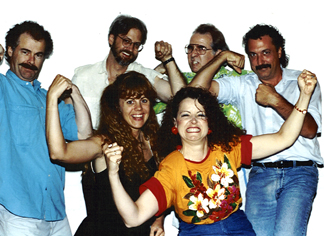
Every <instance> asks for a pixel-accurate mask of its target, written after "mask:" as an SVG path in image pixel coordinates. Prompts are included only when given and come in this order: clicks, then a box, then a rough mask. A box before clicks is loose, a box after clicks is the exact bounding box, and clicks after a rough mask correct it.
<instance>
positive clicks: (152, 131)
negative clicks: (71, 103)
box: [95, 71, 160, 181]
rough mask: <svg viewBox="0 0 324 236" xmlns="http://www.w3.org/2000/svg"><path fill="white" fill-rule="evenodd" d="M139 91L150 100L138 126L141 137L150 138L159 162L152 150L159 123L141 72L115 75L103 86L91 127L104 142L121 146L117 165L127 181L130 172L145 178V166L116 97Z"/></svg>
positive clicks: (136, 95)
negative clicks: (95, 121)
mask: <svg viewBox="0 0 324 236" xmlns="http://www.w3.org/2000/svg"><path fill="white" fill-rule="evenodd" d="M142 95H144V96H145V97H146V98H147V99H148V100H149V101H150V114H149V117H148V119H147V121H146V123H145V124H144V126H143V127H142V128H141V130H142V132H143V134H144V138H145V139H146V140H149V141H150V145H151V148H152V152H153V156H154V158H155V161H156V163H159V162H160V160H159V158H158V154H157V150H156V147H157V145H156V144H157V131H158V128H159V125H158V122H157V119H156V115H155V113H154V110H153V106H154V104H155V102H156V98H157V94H156V91H155V90H154V88H153V86H152V85H151V83H150V82H149V81H148V79H147V78H146V77H145V76H144V75H143V74H140V73H138V72H135V71H131V72H128V73H125V74H122V75H119V76H118V77H117V79H116V81H115V82H114V83H113V84H111V85H109V86H108V87H106V89H105V90H104V91H103V93H102V96H101V100H100V120H99V126H98V129H97V130H96V131H95V135H100V136H102V137H104V138H103V139H104V143H108V144H110V143H113V142H117V144H118V145H120V146H123V147H124V151H123V153H122V165H121V168H123V169H124V171H125V174H126V176H127V177H128V179H129V180H130V181H132V176H134V174H138V175H139V176H140V178H141V179H146V178H147V177H148V176H149V170H148V168H147V167H146V165H145V161H144V155H143V152H142V151H141V149H140V147H141V143H140V142H139V141H138V140H137V139H136V138H135V137H134V136H133V135H132V130H131V127H130V125H129V124H128V123H127V122H126V121H125V120H124V118H123V116H122V113H121V111H120V106H119V99H128V98H140V97H141V96H142Z"/></svg>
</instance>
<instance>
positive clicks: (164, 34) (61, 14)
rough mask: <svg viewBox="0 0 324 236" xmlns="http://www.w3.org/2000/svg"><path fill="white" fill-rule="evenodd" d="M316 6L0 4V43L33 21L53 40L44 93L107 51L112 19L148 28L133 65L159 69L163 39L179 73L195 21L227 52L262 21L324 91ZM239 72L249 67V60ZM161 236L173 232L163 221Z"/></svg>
mask: <svg viewBox="0 0 324 236" xmlns="http://www.w3.org/2000/svg"><path fill="white" fill-rule="evenodd" d="M321 8H322V6H321V5H320V1H319V0H308V1H303V0H302V1H301V0H295V1H284V0H273V1H262V2H261V1H256V0H246V1H242V0H232V1H217V0H213V1H212V0H205V1H193V0H187V1H183V2H180V1H175V0H173V1H170V0H165V1H152V0H151V1H141V0H137V1H131V0H124V1H99V0H91V1H83V0H79V1H75V0H70V1H67V0H64V1H63V0H56V1H51V2H49V1H48V2H47V1H42V0H30V1H22V0H15V1H5V3H3V1H2V3H1V5H0V9H1V14H2V17H1V21H0V43H1V44H2V45H3V46H4V44H5V35H6V32H7V31H8V30H9V28H11V27H12V26H13V25H14V24H16V23H20V22H22V21H25V20H33V21H37V22H38V23H39V24H41V25H43V26H44V27H45V29H47V30H48V31H49V32H50V33H51V35H52V38H53V41H54V54H53V55H52V57H51V58H50V59H49V60H47V61H46V62H45V63H44V66H43V70H42V72H41V74H40V77H39V80H40V81H41V82H42V85H43V87H44V88H48V86H49V85H50V83H51V81H52V80H53V79H54V77H55V75H56V74H58V73H59V74H62V75H64V76H66V77H68V78H72V76H73V71H74V69H75V68H76V67H78V66H81V65H85V64H92V63H95V62H97V61H100V60H103V59H104V57H105V56H106V55H107V53H108V50H109V46H108V42H107V34H108V28H109V26H110V24H111V22H112V21H113V20H114V19H115V17H116V16H117V15H118V14H129V15H132V16H135V17H138V18H139V19H141V20H142V21H143V22H145V24H146V26H147V28H148V39H147V42H146V44H145V46H144V50H143V51H142V52H140V54H139V57H138V59H137V61H138V62H139V63H141V64H143V65H144V66H146V67H150V68H154V67H155V66H156V65H157V64H158V61H157V60H156V59H155V58H154V43H155V41H158V40H164V41H167V42H169V43H171V44H172V46H173V55H174V57H175V58H176V61H177V63H178V65H179V67H180V69H181V70H182V71H189V66H188V64H187V59H186V54H185V53H184V46H185V44H187V43H188V41H189V38H190V36H191V33H192V31H193V30H194V29H195V28H196V27H197V26H198V25H199V24H201V23H212V24H214V25H215V26H216V27H217V28H219V29H220V30H221V31H222V32H223V34H224V35H225V38H226V41H227V44H228V45H229V47H230V49H231V50H233V51H236V52H239V53H242V54H244V50H243V47H242V36H243V35H244V34H245V33H246V32H247V31H248V30H249V28H250V27H251V26H253V25H255V24H258V23H266V24H271V25H274V26H276V27H278V29H279V30H280V31H281V33H282V34H283V36H284V37H285V39H286V52H287V54H288V55H290V63H289V65H288V68H291V69H299V70H302V69H308V70H310V71H312V72H314V73H316V75H317V77H318V79H319V82H320V83H321V84H322V86H324V85H323V84H324V83H323V81H324V79H323V78H324V72H323V70H322V68H321V66H322V60H321V56H322V55H324V50H323V42H322V41H323V33H322V30H323V23H324V17H323V14H322V11H321ZM7 69H8V66H7V64H6V63H5V62H3V63H2V65H1V66H0V72H1V73H5V72H6V70H7ZM245 69H247V70H250V66H249V62H248V60H246V65H245ZM322 139H323V138H321V139H320V141H321V143H323V140H322ZM321 146H323V144H321ZM321 149H322V150H323V147H321ZM80 174H81V173H80V172H67V174H66V189H65V196H66V205H67V206H66V208H67V214H68V218H69V220H70V224H71V228H72V231H73V232H75V230H76V229H77V227H78V225H79V224H80V222H81V221H82V219H83V218H84V217H85V214H86V213H85V206H84V201H83V195H82V190H81V185H80V180H81V178H80ZM323 175H324V172H323V170H322V169H320V182H319V188H318V194H317V197H316V199H315V202H314V206H313V211H312V215H311V218H310V222H309V230H308V235H311V236H313V235H322V234H321V233H320V232H321V229H322V225H321V223H322V220H321V216H322V212H323V211H324V206H323V204H321V200H322V201H323V199H324V180H323V179H322V176H323ZM301 194H302V193H301ZM300 214H303V209H301V211H300ZM166 235H167V236H171V235H175V231H174V230H173V229H172V227H171V226H170V222H169V221H167V225H166Z"/></svg>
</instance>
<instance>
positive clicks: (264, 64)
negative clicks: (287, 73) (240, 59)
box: [248, 35, 281, 86]
mask: <svg viewBox="0 0 324 236" xmlns="http://www.w3.org/2000/svg"><path fill="white" fill-rule="evenodd" d="M248 56H249V60H250V64H251V68H252V70H253V71H254V73H256V74H257V75H258V78H259V79H260V80H261V81H262V82H265V83H271V84H272V85H274V86H275V85H276V84H278V83H279V81H280V80H281V67H280V61H279V59H280V57H281V48H279V49H278V50H277V48H276V46H275V45H273V43H272V39H271V37H270V36H269V35H265V36H262V37H261V38H260V39H256V40H254V39H249V41H248Z"/></svg>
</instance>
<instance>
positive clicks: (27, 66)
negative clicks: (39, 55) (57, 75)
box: [19, 63, 38, 71]
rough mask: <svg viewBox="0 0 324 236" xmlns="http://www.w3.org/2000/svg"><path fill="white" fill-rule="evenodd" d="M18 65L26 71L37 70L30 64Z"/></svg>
mask: <svg viewBox="0 0 324 236" xmlns="http://www.w3.org/2000/svg"><path fill="white" fill-rule="evenodd" d="M19 65H20V66H22V67H25V68H27V69H30V70H35V71H36V70H38V67H37V66H35V65H31V64H28V63H20V64H19Z"/></svg>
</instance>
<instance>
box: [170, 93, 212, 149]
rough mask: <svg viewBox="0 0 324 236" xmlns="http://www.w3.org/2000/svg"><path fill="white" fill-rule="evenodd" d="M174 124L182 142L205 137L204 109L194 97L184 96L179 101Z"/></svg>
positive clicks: (205, 119)
mask: <svg viewBox="0 0 324 236" xmlns="http://www.w3.org/2000/svg"><path fill="white" fill-rule="evenodd" d="M175 126H176V127H177V128H178V131H179V135H180V137H181V140H182V143H184V142H192V141H194V142H199V141H205V140H206V139H207V133H208V121H207V117H206V115H205V109H204V108H203V106H202V105H201V104H200V103H199V102H198V101H197V100H196V99H192V98H186V99H184V100H183V101H182V102H181V103H180V105H179V111H178V113H177V118H176V120H175Z"/></svg>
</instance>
